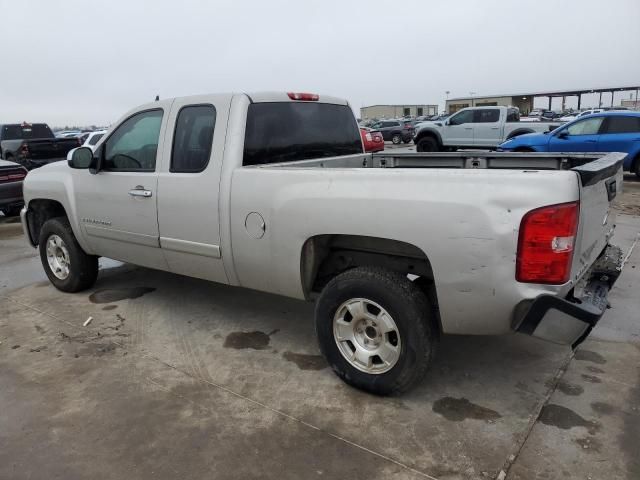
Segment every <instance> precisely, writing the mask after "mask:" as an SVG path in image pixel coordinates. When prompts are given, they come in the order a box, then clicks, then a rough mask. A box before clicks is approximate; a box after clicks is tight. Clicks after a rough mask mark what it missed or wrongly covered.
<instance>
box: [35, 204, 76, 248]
mask: <svg viewBox="0 0 640 480" xmlns="http://www.w3.org/2000/svg"><path fill="white" fill-rule="evenodd" d="M26 215H27V216H26V222H27V228H28V232H29V241H30V242H31V244H32V245H33V246H34V247H35V246H37V245H38V242H39V238H40V230H42V225H44V223H45V222H46V221H47V220H49V219H51V218H56V217H66V218H67V219H68V218H69V216H68V215H67V211H66V209H65V208H64V206H63V205H62V203H60V202H58V201H57V200H51V199H42V198H38V199H34V200H31V201H30V202H29V204H28V205H27V214H26Z"/></svg>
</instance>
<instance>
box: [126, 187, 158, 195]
mask: <svg viewBox="0 0 640 480" xmlns="http://www.w3.org/2000/svg"><path fill="white" fill-rule="evenodd" d="M129 195H131V196H132V197H144V198H149V197H151V196H152V195H153V193H151V190H145V188H144V187H143V186H142V185H138V186H137V187H136V188H134V189H133V190H129Z"/></svg>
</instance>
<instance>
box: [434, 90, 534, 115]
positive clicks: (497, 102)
mask: <svg viewBox="0 0 640 480" xmlns="http://www.w3.org/2000/svg"><path fill="white" fill-rule="evenodd" d="M496 106H500V107H518V108H519V109H520V113H521V114H522V115H528V114H529V112H530V111H531V110H533V96H530V95H493V96H491V97H458V98H450V99H448V100H447V103H446V106H445V111H446V112H447V113H454V112H457V111H458V110H460V109H461V108H467V107H496Z"/></svg>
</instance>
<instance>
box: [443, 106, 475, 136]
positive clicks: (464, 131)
mask: <svg viewBox="0 0 640 480" xmlns="http://www.w3.org/2000/svg"><path fill="white" fill-rule="evenodd" d="M442 143H443V144H444V145H473V110H471V109H469V110H461V111H459V112H458V113H456V114H454V115H452V116H451V117H450V118H449V119H448V120H447V121H446V122H445V125H444V127H443V129H442Z"/></svg>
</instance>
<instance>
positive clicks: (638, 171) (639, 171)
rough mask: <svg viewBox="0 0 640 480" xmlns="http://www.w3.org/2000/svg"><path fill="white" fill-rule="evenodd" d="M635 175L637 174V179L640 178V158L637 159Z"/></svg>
mask: <svg viewBox="0 0 640 480" xmlns="http://www.w3.org/2000/svg"><path fill="white" fill-rule="evenodd" d="M634 173H635V174H636V177H638V178H640V156H638V158H636V161H635V168H634Z"/></svg>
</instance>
